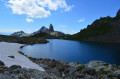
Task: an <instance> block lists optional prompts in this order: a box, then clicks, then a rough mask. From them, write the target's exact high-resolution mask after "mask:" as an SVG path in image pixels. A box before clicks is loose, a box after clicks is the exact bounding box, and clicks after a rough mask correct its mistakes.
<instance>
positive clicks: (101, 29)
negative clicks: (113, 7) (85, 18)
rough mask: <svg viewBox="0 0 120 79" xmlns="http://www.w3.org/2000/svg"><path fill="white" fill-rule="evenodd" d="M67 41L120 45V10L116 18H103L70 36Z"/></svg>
mask: <svg viewBox="0 0 120 79" xmlns="http://www.w3.org/2000/svg"><path fill="white" fill-rule="evenodd" d="M67 39H73V40H80V41H90V42H111V43H120V10H119V11H118V12H117V15H116V17H113V18H112V17H109V16H108V17H103V18H102V17H101V18H100V19H98V20H95V21H94V22H93V23H92V24H91V25H88V26H87V28H85V29H82V30H81V31H80V32H79V33H77V34H74V35H72V36H69V37H68V38H67Z"/></svg>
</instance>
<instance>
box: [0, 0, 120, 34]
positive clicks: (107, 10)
mask: <svg viewBox="0 0 120 79" xmlns="http://www.w3.org/2000/svg"><path fill="white" fill-rule="evenodd" d="M34 1H36V2H34ZM56 1H57V0H0V33H1V34H10V33H13V32H15V31H20V30H23V31H25V32H27V33H32V32H34V31H37V30H38V29H40V28H41V27H42V26H46V27H47V28H48V27H49V24H50V23H52V24H53V26H54V29H55V30H57V31H62V32H65V33H69V34H74V33H77V32H79V31H80V29H83V28H85V27H87V25H89V24H91V23H92V22H93V21H94V20H96V19H99V18H100V17H105V16H108V15H109V16H111V17H114V16H115V15H116V13H117V11H118V10H119V9H120V0H58V1H59V2H56Z"/></svg>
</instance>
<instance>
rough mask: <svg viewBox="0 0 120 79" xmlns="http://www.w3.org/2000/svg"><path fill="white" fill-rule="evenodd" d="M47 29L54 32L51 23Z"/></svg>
mask: <svg viewBox="0 0 120 79" xmlns="http://www.w3.org/2000/svg"><path fill="white" fill-rule="evenodd" d="M49 31H50V32H54V27H53V25H52V24H50V26H49Z"/></svg>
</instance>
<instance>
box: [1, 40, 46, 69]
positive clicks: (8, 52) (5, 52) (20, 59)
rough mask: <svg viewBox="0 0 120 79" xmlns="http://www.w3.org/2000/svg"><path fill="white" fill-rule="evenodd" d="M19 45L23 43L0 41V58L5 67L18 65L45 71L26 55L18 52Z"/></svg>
mask: <svg viewBox="0 0 120 79" xmlns="http://www.w3.org/2000/svg"><path fill="white" fill-rule="evenodd" d="M21 46H24V45H23V44H18V43H8V42H0V60H1V61H2V62H4V64H5V65H6V66H7V67H10V66H12V65H20V66H21V67H22V68H27V69H37V70H40V71H45V70H44V69H43V68H42V67H40V66H39V65H38V64H35V63H33V62H32V61H31V60H29V59H28V58H27V57H25V56H24V55H22V54H19V53H18V51H20V47H21ZM8 56H14V58H10V57H8Z"/></svg>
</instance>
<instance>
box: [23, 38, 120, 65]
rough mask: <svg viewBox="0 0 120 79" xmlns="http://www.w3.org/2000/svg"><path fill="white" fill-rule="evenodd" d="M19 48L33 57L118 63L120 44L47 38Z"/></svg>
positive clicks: (119, 62)
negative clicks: (42, 41)
mask: <svg viewBox="0 0 120 79" xmlns="http://www.w3.org/2000/svg"><path fill="white" fill-rule="evenodd" d="M21 50H22V52H23V53H25V54H26V55H28V56H31V57H34V58H50V59H56V60H61V61H65V62H79V63H80V64H86V63H88V62H89V61H91V60H101V61H104V62H107V63H110V64H117V65H120V44H107V43H88V42H80V41H71V40H61V39H49V43H47V44H35V45H32V46H31V45H28V46H25V47H24V48H23V49H21Z"/></svg>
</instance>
